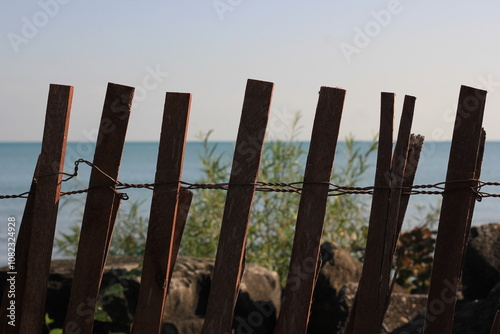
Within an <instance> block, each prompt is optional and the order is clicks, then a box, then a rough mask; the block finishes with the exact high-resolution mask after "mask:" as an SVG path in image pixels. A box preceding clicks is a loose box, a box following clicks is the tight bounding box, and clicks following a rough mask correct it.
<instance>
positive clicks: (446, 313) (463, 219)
mask: <svg viewBox="0 0 500 334" xmlns="http://www.w3.org/2000/svg"><path fill="white" fill-rule="evenodd" d="M485 101H486V91H483V90H479V89H474V88H471V87H467V86H462V88H461V90H460V96H459V99H458V108H457V116H456V119H455V128H454V130H453V139H452V142H451V150H450V159H449V161H448V172H447V175H446V182H447V183H446V186H445V191H444V194H443V202H442V205H441V216H440V218H439V227H438V235H437V240H436V249H435V253H434V263H433V267H432V274H431V285H430V289H429V298H428V301H427V308H426V310H427V313H426V316H425V320H424V328H423V333H426V334H434V333H440V334H448V333H451V331H452V326H453V315H454V311H455V305H456V301H457V291H458V286H459V282H460V276H461V271H462V254H463V252H464V246H465V243H466V240H465V237H466V236H467V233H468V232H467V228H468V219H469V215H470V214H471V211H470V207H469V206H470V203H471V201H472V200H473V198H474V197H475V194H474V191H473V190H472V187H473V186H474V185H475V184H476V182H475V181H474V177H475V175H476V165H477V157H478V151H479V146H480V140H481V126H482V121H483V113H484V105H485Z"/></svg>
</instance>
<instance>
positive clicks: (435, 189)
mask: <svg viewBox="0 0 500 334" xmlns="http://www.w3.org/2000/svg"><path fill="white" fill-rule="evenodd" d="M81 163H84V164H86V165H88V166H89V167H91V168H94V169H95V170H97V171H98V172H99V173H100V174H102V175H104V176H105V177H106V178H108V179H109V180H110V181H111V183H112V185H111V186H107V187H109V188H110V189H111V190H112V191H115V192H116V193H117V194H118V196H120V198H121V199H123V200H127V199H128V195H127V194H126V193H124V192H121V191H122V190H126V189H149V190H153V189H154V188H155V186H160V185H165V184H180V185H181V186H183V187H184V188H185V189H189V190H197V189H215V190H228V189H229V187H232V186H254V187H255V190H256V191H261V192H278V193H298V194H301V193H302V190H303V186H304V185H305V184H324V185H328V187H329V189H328V193H329V194H328V196H343V195H373V192H374V190H375V189H402V190H403V194H405V195H443V194H444V193H445V192H446V191H456V190H463V189H471V191H472V192H474V194H475V195H476V199H477V200H478V201H481V199H482V198H487V197H492V198H500V194H496V193H489V192H484V191H481V189H482V187H484V186H500V182H490V181H481V180H475V179H468V180H456V181H443V182H438V183H434V184H423V185H413V186H411V187H390V186H386V187H382V186H377V187H376V186H367V187H347V186H341V185H337V184H334V183H331V182H303V181H302V182H300V181H297V182H288V183H287V182H262V181H257V182H255V183H244V184H242V183H190V182H186V181H182V180H176V181H171V182H163V183H140V184H137V183H135V184H134V183H125V182H122V181H119V180H117V179H114V178H112V177H111V176H110V175H108V174H107V173H106V172H104V171H103V170H102V169H100V168H99V167H98V166H96V165H94V164H93V163H92V162H90V161H87V160H85V159H78V160H76V161H75V162H74V171H73V173H55V174H48V175H42V176H36V177H35V178H34V181H35V182H37V180H38V179H40V178H42V177H47V176H54V175H58V174H62V175H65V176H67V177H66V178H64V179H62V180H61V182H67V181H69V180H71V179H73V178H74V177H76V176H78V170H79V165H80V164H81ZM451 184H453V185H454V186H453V187H449V188H451V189H446V186H447V185H451ZM460 184H464V185H463V186H460ZM471 184H473V185H472V186H471ZM91 189H95V188H86V189H78V190H72V191H62V192H61V196H70V195H76V194H83V193H88V192H89V191H90V190H91ZM29 194H30V192H29V191H27V192H23V193H21V194H17V195H0V199H13V198H28V195H29Z"/></svg>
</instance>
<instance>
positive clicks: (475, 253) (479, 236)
mask: <svg viewBox="0 0 500 334" xmlns="http://www.w3.org/2000/svg"><path fill="white" fill-rule="evenodd" d="M498 282H500V223H491V224H486V225H481V226H474V227H472V228H471V231H470V237H469V244H468V246H467V252H466V255H465V262H464V270H463V275H462V285H463V295H464V297H465V298H466V299H468V300H475V299H483V298H486V297H487V296H488V294H489V293H490V291H491V289H493V287H494V286H495V285H496V284H497V283H498Z"/></svg>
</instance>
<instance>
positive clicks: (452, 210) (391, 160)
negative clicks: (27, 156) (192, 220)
mask: <svg viewBox="0 0 500 334" xmlns="http://www.w3.org/2000/svg"><path fill="white" fill-rule="evenodd" d="M273 87H274V85H273V83H271V82H264V81H257V80H251V79H249V80H248V81H247V85H246V90H245V97H244V101H243V107H242V113H241V119H240V124H239V129H238V136H237V140H236V146H235V152H234V157H233V162H232V168H231V174H230V178H229V183H227V184H224V188H225V189H227V196H226V202H225V207H224V213H223V216H222V224H221V230H220V237H219V244H218V248H217V255H216V259H215V265H214V272H213V278H212V280H211V288H210V293H209V298H208V304H207V309H206V313H205V320H204V323H203V328H202V334H214V333H215V334H230V333H234V330H235V328H234V326H235V323H233V314H234V309H235V306H236V301H237V298H238V294H239V290H240V283H241V279H242V276H243V272H244V267H245V250H246V243H247V234H248V228H249V220H250V214H251V210H252V204H253V198H254V194H255V191H256V190H267V191H272V190H273V189H272V187H273V186H276V187H277V186H279V187H285V186H287V184H284V183H275V184H271V183H269V184H267V185H268V186H269V188H265V189H264V188H262V189H257V185H258V184H259V183H258V182H257V180H258V179H257V176H258V172H259V168H260V163H261V157H262V153H263V146H264V137H265V132H266V128H267V124H268V120H269V111H270V105H271V98H272V93H273ZM133 94H134V88H132V87H127V86H122V85H117V84H112V83H109V84H108V89H107V93H106V98H105V101H104V107H103V112H102V118H101V123H100V127H99V132H98V138H97V143H96V149H95V155H94V160H93V163H92V164H91V165H92V171H91V175H90V181H89V187H88V189H86V190H81V191H79V192H85V191H87V192H88V194H87V200H86V203H85V210H84V215H83V220H82V227H81V233H80V240H79V245H78V253H77V258H76V264H75V270H74V277H73V281H72V288H71V293H70V300H69V305H68V307H67V314H66V318H65V323H64V326H63V327H64V328H63V333H65V334H70V333H79V334H91V333H92V332H93V327H94V313H95V309H96V305H97V298H98V294H99V289H100V285H101V280H102V276H103V273H104V267H105V263H106V260H107V256H108V253H109V250H110V245H111V239H112V235H113V230H114V226H115V221H116V218H117V215H118V210H119V207H120V204H121V200H122V196H121V194H120V193H118V192H117V184H118V181H117V179H118V172H119V166H120V161H121V156H122V151H123V148H124V144H125V135H126V131H127V126H128V121H129V116H130V112H131V105H132V97H133ZM345 95H346V91H345V90H343V89H339V88H331V87H321V89H320V92H319V99H318V104H317V108H316V114H315V118H314V124H313V131H312V135H311V140H310V147H309V152H308V156H307V161H306V168H305V173H304V179H303V182H302V186H301V187H300V188H299V186H298V185H297V184H298V183H294V184H295V186H293V187H294V189H293V190H291V191H296V192H299V193H300V196H301V197H300V202H299V207H298V213H297V222H296V227H295V235H294V240H293V248H292V252H291V258H290V265H289V272H288V277H287V282H286V288H285V291H284V297H283V299H282V305H281V310H280V313H279V316H278V318H277V322H276V326H275V328H274V333H275V334H289V333H294V334H295V333H298V334H305V333H307V331H308V322H309V316H310V310H311V305H312V298H313V292H314V288H315V284H316V281H317V278H318V275H319V271H320V268H321V263H320V261H321V260H320V243H321V236H322V232H323V226H324V218H325V212H326V208H327V207H326V206H327V199H328V195H329V193H330V192H331V191H335V189H333V190H332V188H331V184H330V179H331V175H332V169H333V162H334V158H335V151H336V146H337V141H338V135H339V129H340V122H341V116H342V111H343V106H344V100H345ZM72 97H73V87H71V86H62V85H50V89H49V96H48V103H47V110H46V117H45V125H44V133H43V141H42V151H41V154H40V156H39V158H38V161H37V166H36V168H35V172H34V177H33V182H32V184H31V188H30V192H29V195H28V197H27V201H26V206H25V210H24V214H23V217H22V221H21V226H20V228H19V230H18V233H17V244H16V252H15V264H14V265H13V266H12V267H11V268H10V271H14V270H15V272H8V273H7V275H11V276H12V275H15V288H16V298H15V303H16V326H12V325H10V324H9V320H10V319H9V318H8V314H9V310H8V306H9V305H10V303H11V302H12V299H11V298H10V296H9V294H8V293H9V291H8V289H7V288H5V289H4V292H3V299H2V303H1V308H0V333H5V334H41V332H42V327H43V320H44V319H43V317H44V313H45V306H46V305H45V302H46V297H47V284H48V281H49V272H50V265H51V255H52V250H53V249H52V248H53V241H54V234H55V228H56V220H57V210H58V205H59V198H60V195H61V182H62V172H63V166H64V158H65V153H66V138H67V132H68V125H69V115H70V110H71V103H72ZM485 100H486V91H484V90H480V89H475V88H471V87H466V86H462V87H461V90H460V95H459V99H458V107H457V115H456V119H455V125H454V130H453V138H452V143H451V150H450V157H449V161H448V171H447V176H446V182H445V186H444V191H443V192H442V196H443V199H442V206H441V214H440V218H439V226H438V233H437V241H436V245H435V252H434V263H433V268H432V273H431V282H430V291H429V296H428V300H427V307H426V312H427V313H426V315H425V317H424V324H423V333H424V334H451V332H452V328H453V317H454V312H455V304H456V301H457V292H458V288H459V284H460V278H461V274H462V269H463V265H464V264H463V261H464V255H465V254H464V253H465V250H466V246H467V242H468V238H469V232H470V228H471V223H472V217H473V211H474V206H475V201H476V199H477V197H478V196H481V195H483V194H487V193H484V192H481V191H480V190H478V189H477V188H478V186H480V181H479V178H480V175H481V167H482V161H483V154H484V148H485V141H486V133H485V131H484V129H482V122H483V113H484V107H485ZM394 102H395V95H394V94H393V93H382V95H381V118H380V132H379V143H378V155H377V163H376V174H375V180H374V187H373V197H372V204H371V211H370V218H369V230H368V237H367V244H366V250H365V259H364V265H363V270H362V275H361V279H360V282H359V286H358V291H357V292H356V296H355V298H354V302H353V306H352V310H351V312H350V315H349V319H348V323H347V326H346V328H345V332H344V333H346V334H365V333H380V331H381V327H382V324H383V320H384V316H385V312H386V311H387V308H388V305H389V302H390V297H391V293H392V288H393V287H394V282H395V280H396V277H393V278H392V282H391V273H392V269H393V268H392V265H393V259H394V253H395V251H396V245H397V239H398V236H399V234H400V232H401V229H402V225H403V220H404V216H405V213H406V209H407V207H408V203H409V200H410V197H411V195H412V194H414V193H416V191H415V190H416V189H414V188H416V186H414V185H413V182H414V179H415V174H416V170H417V166H418V163H419V159H420V154H421V151H422V146H423V142H424V137H423V136H420V135H414V134H411V126H412V120H413V114H414V107H415V98H414V97H412V96H405V101H404V105H403V112H402V117H401V121H400V126H399V131H398V138H397V141H396V145H395V148H394V151H393V145H392V144H393V127H394V124H393V121H394ZM190 106H191V94H187V93H167V94H166V97H165V106H164V113H163V120H162V128H161V135H160V141H159V152H158V161H157V166H156V175H155V183H154V190H153V196H152V202H151V209H150V218H149V224H148V232H147V240H146V246H145V250H144V258H143V266H142V277H141V285H140V289H139V295H138V302H137V307H136V312H135V315H134V319H133V323H132V326H131V329H130V330H131V331H130V332H131V333H132V334H142V333H147V334H149V333H159V332H160V331H161V327H162V324H163V321H164V320H167V321H168V319H163V317H164V308H165V302H166V297H167V294H168V289H169V285H170V281H171V279H172V274H173V269H174V265H175V262H176V260H177V256H178V252H179V249H180V248H181V240H182V235H183V231H184V228H185V226H186V221H187V217H188V213H189V208H190V205H191V201H192V198H193V193H192V192H191V191H190V190H188V188H189V189H197V188H203V187H204V186H207V185H197V184H192V185H190V187H188V188H184V187H182V184H183V182H182V169H183V162H184V154H185V148H186V139H187V129H188V123H189V114H190ZM80 162H81V160H80ZM89 164H90V163H89ZM297 181H300V180H297ZM119 184H120V185H122V186H123V187H125V188H128V187H142V188H144V187H148V188H150V187H151V186H152V185H144V184H142V185H129V184H125V183H119ZM184 184H187V183H184ZM260 184H261V185H263V184H262V183H260ZM210 186H212V187H213V188H217V186H219V185H210ZM226 187H227V188H226ZM425 187H427V188H429V187H436V188H439V187H437V185H434V186H432V185H427V186H425V185H424V186H421V187H420V188H425ZM338 189H341V188H340V187H339V188H338ZM342 189H344V188H342ZM345 189H352V190H353V192H355V193H364V192H369V191H365V189H370V190H371V189H372V188H356V187H352V188H345ZM439 189H442V188H439ZM288 190H289V189H279V190H277V191H288ZM75 193H76V192H75ZM346 193H348V192H346ZM422 193H429V192H425V191H423V192H422ZM434 193H439V194H441V192H434ZM23 195H24V194H23ZM23 195H6V196H0V198H15V197H23ZM343 195H345V194H343ZM487 195H491V194H487ZM196 214H203V213H196ZM9 256H10V254H9ZM396 272H397V270H396ZM260 316H261V315H259V317H260ZM253 320H255V319H250V318H248V322H249V324H251V322H252V321H253ZM236 332H238V330H236ZM491 334H500V311H497V312H496V315H495V319H494V321H493V323H492V327H491Z"/></svg>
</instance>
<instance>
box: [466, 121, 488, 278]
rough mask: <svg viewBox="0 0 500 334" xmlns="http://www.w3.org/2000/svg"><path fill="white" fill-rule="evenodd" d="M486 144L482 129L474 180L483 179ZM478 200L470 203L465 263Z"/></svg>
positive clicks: (474, 199)
mask: <svg viewBox="0 0 500 334" xmlns="http://www.w3.org/2000/svg"><path fill="white" fill-rule="evenodd" d="M485 144H486V131H484V129H481V137H480V139H479V149H478V152H477V158H476V167H475V170H474V180H478V181H479V179H480V178H481V168H482V166H483V156H484V147H485ZM478 181H477V182H475V183H474V187H476V186H478V183H479V182H478ZM476 200H477V198H476V197H474V196H472V197H471V199H470V203H469V208H470V209H469V217H468V218H467V227H466V229H465V232H466V233H465V238H464V240H465V245H464V248H463V251H464V253H463V254H462V259H463V261H465V251H466V249H467V247H466V246H467V244H468V243H469V233H470V228H471V224H472V216H473V213H474V207H475V205H476ZM463 261H462V270H463Z"/></svg>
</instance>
